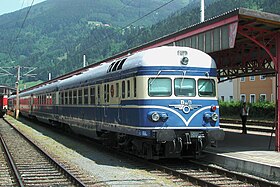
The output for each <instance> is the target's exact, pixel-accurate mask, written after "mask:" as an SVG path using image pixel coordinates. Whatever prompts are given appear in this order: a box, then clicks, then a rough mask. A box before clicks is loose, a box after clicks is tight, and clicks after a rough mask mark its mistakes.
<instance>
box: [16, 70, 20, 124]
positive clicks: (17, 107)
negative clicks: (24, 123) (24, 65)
mask: <svg viewBox="0 0 280 187" xmlns="http://www.w3.org/2000/svg"><path fill="white" fill-rule="evenodd" d="M19 81H20V66H18V67H17V81H16V89H17V98H16V119H18V116H19Z"/></svg>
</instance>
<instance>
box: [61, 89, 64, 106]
mask: <svg viewBox="0 0 280 187" xmlns="http://www.w3.org/2000/svg"><path fill="white" fill-rule="evenodd" d="M61 104H62V105H64V92H61Z"/></svg>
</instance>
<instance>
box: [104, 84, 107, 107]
mask: <svg viewBox="0 0 280 187" xmlns="http://www.w3.org/2000/svg"><path fill="white" fill-rule="evenodd" d="M103 95H104V103H106V101H107V86H106V84H104V92H103Z"/></svg>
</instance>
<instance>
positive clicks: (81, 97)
mask: <svg viewBox="0 0 280 187" xmlns="http://www.w3.org/2000/svg"><path fill="white" fill-rule="evenodd" d="M78 104H79V105H81V104H83V91H82V90H81V89H80V90H78Z"/></svg>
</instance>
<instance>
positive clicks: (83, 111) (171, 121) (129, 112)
mask: <svg viewBox="0 0 280 187" xmlns="http://www.w3.org/2000/svg"><path fill="white" fill-rule="evenodd" d="M180 102H181V100H173V101H170V100H137V102H135V101H124V102H122V105H121V106H120V107H118V106H113V105H108V106H89V105H85V106H78V105H77V106H59V107H58V110H57V111H58V114H59V115H63V116H68V117H74V118H80V119H88V120H94V121H100V122H105V123H106V122H107V123H115V124H123V125H127V126H134V127H180V128H183V127H187V126H188V127H190V128H195V127H198V128H202V127H203V128H204V127H217V126H219V123H218V122H216V123H214V124H213V123H212V124H210V123H205V121H204V120H203V116H204V114H205V113H211V111H210V106H211V105H217V104H218V103H217V101H215V100H214V101H209V100H199V101H197V100H192V104H191V106H196V105H197V106H198V107H197V108H196V109H192V110H190V112H189V113H188V114H186V113H184V112H183V110H182V109H179V108H175V107H174V105H175V106H176V105H180ZM185 102H187V100H185ZM169 105H172V106H169ZM40 110H41V112H44V113H53V112H54V111H55V109H51V108H49V109H44V107H41V109H40ZM153 111H156V112H159V113H162V112H164V113H166V114H167V115H168V120H167V121H166V122H163V121H160V122H152V121H151V120H149V119H148V113H149V112H153ZM195 113H196V114H195ZM216 113H217V114H219V112H218V110H217V111H216ZM180 117H181V118H180ZM190 118H192V119H191V120H190ZM188 120H190V121H188ZM186 122H189V123H188V124H185V123H186ZM186 125H187V126H186Z"/></svg>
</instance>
